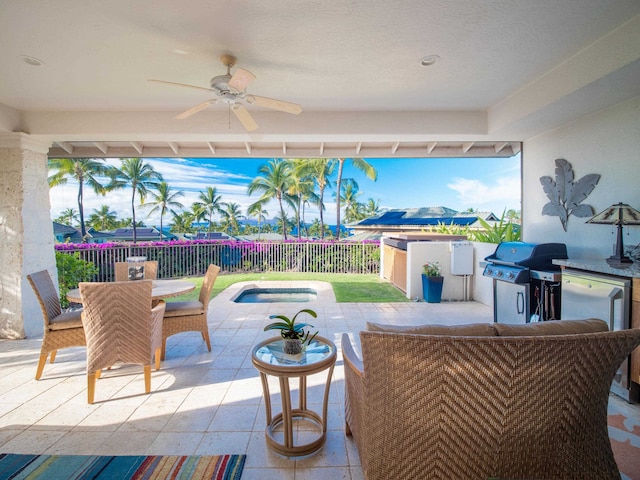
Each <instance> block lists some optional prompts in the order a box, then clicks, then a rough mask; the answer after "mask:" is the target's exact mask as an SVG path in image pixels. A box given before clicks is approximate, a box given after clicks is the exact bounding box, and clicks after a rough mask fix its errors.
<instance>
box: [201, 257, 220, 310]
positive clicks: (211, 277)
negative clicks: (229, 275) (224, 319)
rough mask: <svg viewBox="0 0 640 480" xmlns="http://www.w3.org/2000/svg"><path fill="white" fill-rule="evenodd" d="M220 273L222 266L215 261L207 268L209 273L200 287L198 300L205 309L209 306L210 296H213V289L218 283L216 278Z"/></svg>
mask: <svg viewBox="0 0 640 480" xmlns="http://www.w3.org/2000/svg"><path fill="white" fill-rule="evenodd" d="M218 273H220V267H219V266H217V265H214V264H213V263H212V264H210V265H209V268H207V273H206V274H205V276H204V280H203V281H202V288H201V289H200V296H199V297H198V300H200V303H202V305H203V306H204V311H205V312H206V311H207V308H208V306H209V298H211V290H213V284H214V283H216V278H218Z"/></svg>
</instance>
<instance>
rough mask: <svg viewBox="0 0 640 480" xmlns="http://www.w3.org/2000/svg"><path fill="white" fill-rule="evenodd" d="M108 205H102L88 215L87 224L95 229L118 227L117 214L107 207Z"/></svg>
mask: <svg viewBox="0 0 640 480" xmlns="http://www.w3.org/2000/svg"><path fill="white" fill-rule="evenodd" d="M109 208H110V207H109V205H102V206H101V207H100V208H96V209H94V210H93V213H92V214H91V215H89V225H91V226H92V227H93V228H95V229H96V230H102V231H104V230H115V229H116V228H118V216H117V215H116V212H113V211H111V210H110V209H109Z"/></svg>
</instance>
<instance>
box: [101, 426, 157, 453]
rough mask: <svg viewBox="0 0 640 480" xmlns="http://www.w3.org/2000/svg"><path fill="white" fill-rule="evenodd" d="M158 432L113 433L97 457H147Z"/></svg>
mask: <svg viewBox="0 0 640 480" xmlns="http://www.w3.org/2000/svg"><path fill="white" fill-rule="evenodd" d="M157 436H158V432H135V431H133V432H132V431H117V432H113V433H112V434H111V435H110V436H109V438H107V439H106V440H105V442H104V443H103V444H102V446H101V447H100V451H99V452H96V453H95V454H96V455H98V454H99V455H147V451H148V450H149V447H150V446H151V445H152V444H153V442H154V440H155V439H156V437H157Z"/></svg>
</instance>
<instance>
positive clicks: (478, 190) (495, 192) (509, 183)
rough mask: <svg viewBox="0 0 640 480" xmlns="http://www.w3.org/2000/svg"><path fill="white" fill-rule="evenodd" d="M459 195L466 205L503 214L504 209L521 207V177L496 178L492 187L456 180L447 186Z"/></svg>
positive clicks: (472, 180)
mask: <svg viewBox="0 0 640 480" xmlns="http://www.w3.org/2000/svg"><path fill="white" fill-rule="evenodd" d="M447 187H449V188H450V189H452V190H454V191H455V192H457V193H458V199H459V200H460V202H461V203H462V204H464V205H469V206H471V207H474V208H479V209H487V210H496V209H497V213H498V214H499V213H501V212H502V209H503V208H505V207H506V208H514V209H516V210H519V209H520V207H519V205H520V177H519V176H510V177H496V178H495V182H494V183H493V184H491V185H487V184H485V183H482V182H481V181H480V180H477V179H470V178H460V177H457V178H454V179H453V182H452V183H449V184H448V185H447Z"/></svg>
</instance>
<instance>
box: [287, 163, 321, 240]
mask: <svg viewBox="0 0 640 480" xmlns="http://www.w3.org/2000/svg"><path fill="white" fill-rule="evenodd" d="M289 162H290V163H291V172H292V175H291V185H290V186H289V191H288V192H287V193H289V195H291V197H293V198H294V199H295V202H296V207H295V213H296V226H297V228H298V238H300V236H301V234H302V228H301V222H302V225H304V207H305V203H308V199H309V198H311V197H313V196H314V192H313V189H314V185H313V178H311V177H310V176H309V175H308V174H307V173H305V165H306V159H304V158H295V159H291V160H289ZM314 200H317V199H316V198H314Z"/></svg>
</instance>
